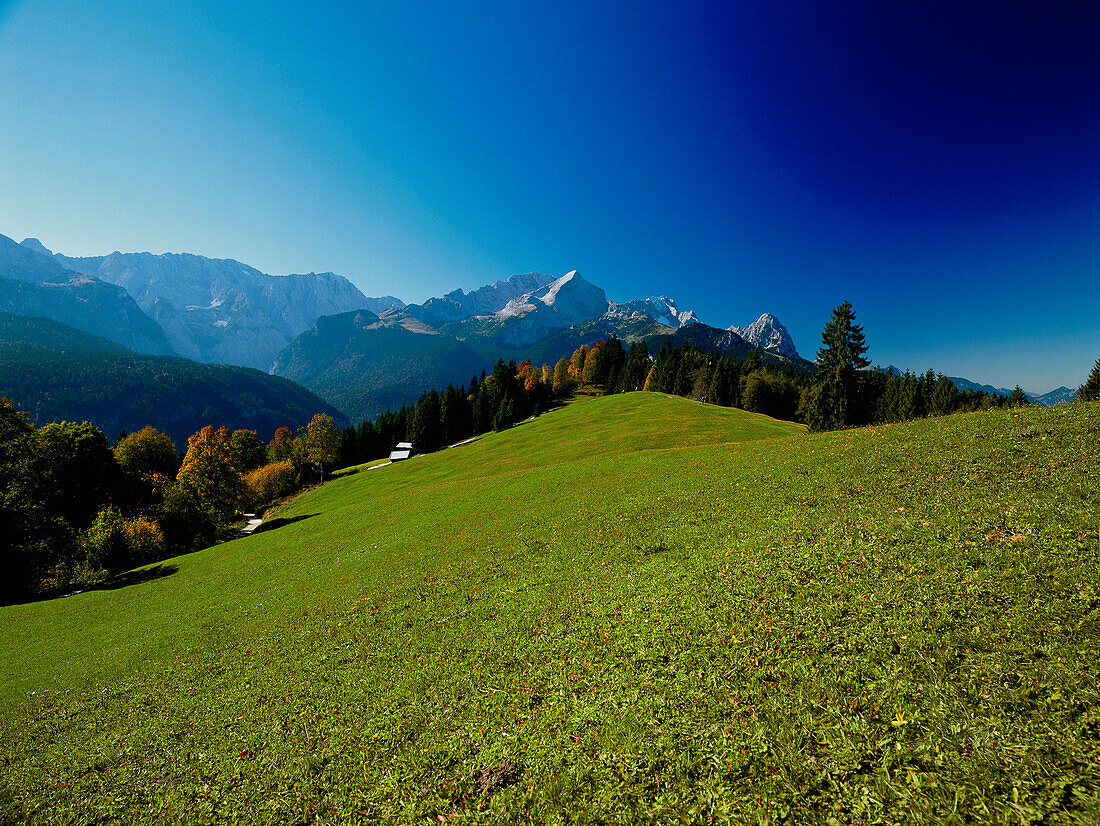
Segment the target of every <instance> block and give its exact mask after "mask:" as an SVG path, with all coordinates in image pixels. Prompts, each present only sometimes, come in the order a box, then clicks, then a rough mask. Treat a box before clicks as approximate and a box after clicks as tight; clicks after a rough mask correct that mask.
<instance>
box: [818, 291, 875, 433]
mask: <svg viewBox="0 0 1100 826" xmlns="http://www.w3.org/2000/svg"><path fill="white" fill-rule="evenodd" d="M855 320H856V314H855V311H854V310H853V309H852V305H851V303H849V302H847V301H845V302H844V303H843V304H840V305H838V306H837V307H836V308H835V309H834V310H833V316H832V318H831V319H829V322H828V323H827V324H826V325H825V329H824V330H822V331H821V349H820V350H818V351H817V366H818V376H819V384H820V385H821V391H820V392H819V393H817V394H815V398H814V404H815V405H816V407H817V409H816V410H815V411H814V415H813V417H812V418H813V421H814V424H815V425H816V427H817V428H819V429H823V430H831V429H834V428H838V427H844V426H846V425H848V424H851V423H852V410H853V407H854V406H855V405H854V402H855V401H856V399H855V394H856V378H857V371H858V370H861V369H863V368H865V367H867V366H869V365H870V363H871V362H870V361H868V360H867V359H866V358H864V357H863V354H864V353H866V352H867V342H866V341H865V339H864V337H863V327H862V326H860V325H859V324H856V323H855Z"/></svg>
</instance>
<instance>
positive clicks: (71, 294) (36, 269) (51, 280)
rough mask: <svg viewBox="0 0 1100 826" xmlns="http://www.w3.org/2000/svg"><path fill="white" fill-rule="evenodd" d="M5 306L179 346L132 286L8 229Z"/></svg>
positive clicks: (0, 287) (2, 250)
mask: <svg viewBox="0 0 1100 826" xmlns="http://www.w3.org/2000/svg"><path fill="white" fill-rule="evenodd" d="M39 246H41V245H39ZM0 311H2V312H6V313H12V314H14V315H25V316H41V317H44V318H52V319H55V320H57V321H60V322H62V323H64V324H68V325H69V326H70V327H75V328H76V329H77V330H82V331H84V332H86V333H91V334H93V335H97V336H102V337H103V338H107V339H110V340H111V341H115V342H118V343H119V344H123V345H125V346H126V347H129V348H131V349H133V350H138V351H140V352H143V353H151V354H154V355H168V354H170V353H172V352H173V349H172V346H171V345H170V344H169V343H168V339H167V338H166V337H165V335H164V331H163V330H162V329H161V328H160V327H159V326H158V325H157V324H156V323H155V322H154V321H153V320H152V319H151V318H149V317H148V316H147V315H146V314H145V313H144V312H142V310H141V308H140V307H139V306H138V305H137V303H136V302H135V301H134V299H133V298H132V297H131V296H130V295H129V294H128V293H127V292H126V290H124V289H122V288H120V287H118V286H116V285H114V284H108V283H106V282H104V281H101V280H99V279H97V278H92V277H91V276H88V275H83V274H80V273H76V272H72V271H71V270H69V269H67V268H66V267H64V266H62V265H61V263H59V262H58V261H56V260H54V259H53V258H52V257H47V256H44V255H42V254H41V253H39V252H37V251H36V250H35V249H34V248H33V247H30V248H28V247H25V246H21V245H19V244H17V243H15V241H13V240H12V239H11V238H8V237H7V236H6V235H0Z"/></svg>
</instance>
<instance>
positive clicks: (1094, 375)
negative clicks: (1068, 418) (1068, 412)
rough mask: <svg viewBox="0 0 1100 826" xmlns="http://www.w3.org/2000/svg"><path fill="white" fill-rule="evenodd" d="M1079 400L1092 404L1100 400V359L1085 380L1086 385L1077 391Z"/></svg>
mask: <svg viewBox="0 0 1100 826" xmlns="http://www.w3.org/2000/svg"><path fill="white" fill-rule="evenodd" d="M1077 398H1079V399H1080V400H1081V401H1083V402H1091V401H1096V400H1097V399H1100V359H1097V360H1096V364H1095V365H1093V368H1092V372H1091V373H1089V377H1088V378H1087V379H1085V383H1084V384H1082V385H1081V386H1080V387H1079V388H1078V389H1077Z"/></svg>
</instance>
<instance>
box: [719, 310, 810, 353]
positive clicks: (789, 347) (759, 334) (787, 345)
mask: <svg viewBox="0 0 1100 826" xmlns="http://www.w3.org/2000/svg"><path fill="white" fill-rule="evenodd" d="M726 329H727V330H729V331H730V332H733V333H737V335H739V336H741V338H743V339H744V340H745V341H747V342H748V343H749V344H751V345H753V346H754V347H759V348H760V349H761V350H767V351H768V352H769V353H776V354H777V355H780V356H788V357H790V358H799V355H798V350H797V348H795V346H794V339H792V338H791V334H790V333H788V332H787V328H786V327H784V326H783V324H782V323H781V322H780V321H779V319H778V318H776V317H775V316H774V315H772V314H771V313H763V314H761V316H760V317H759V318H758V319H756V321H754V322H753V323H752V324H750V325H749V326H748V327H738V326H736V325H733V326H730V327H727V328H726Z"/></svg>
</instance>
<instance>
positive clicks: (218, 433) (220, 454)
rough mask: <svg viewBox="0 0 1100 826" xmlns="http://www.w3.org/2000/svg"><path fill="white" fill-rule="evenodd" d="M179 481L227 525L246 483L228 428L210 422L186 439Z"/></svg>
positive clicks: (219, 520)
mask: <svg viewBox="0 0 1100 826" xmlns="http://www.w3.org/2000/svg"><path fill="white" fill-rule="evenodd" d="M330 421H331V420H330ZM176 485H177V486H178V487H180V488H182V489H184V490H186V491H187V492H188V493H189V494H190V495H191V497H192V498H193V499H194V501H195V502H197V503H198V505H199V507H201V508H202V509H203V510H204V511H206V512H207V513H209V514H211V516H212V517H213V518H214V522H215V523H216V524H218V525H225V524H227V523H228V522H229V521H230V519H232V518H233V516H234V515H235V514H236V513H237V506H238V504H239V503H240V498H241V494H242V493H243V492H244V483H243V482H242V481H241V474H240V473H239V472H238V471H237V469H236V467H235V466H234V464H233V455H232V450H231V448H230V444H229V428H227V427H220V428H218V429H217V430H215V429H214V428H213V427H212V426H210V425H207V426H206V427H204V428H203V429H202V430H200V431H199V432H198V433H196V434H194V435H193V436H190V437H189V438H188V439H187V454H186V455H185V456H184V457H183V464H182V465H181V466H180V470H179V473H178V474H177V475H176Z"/></svg>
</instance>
